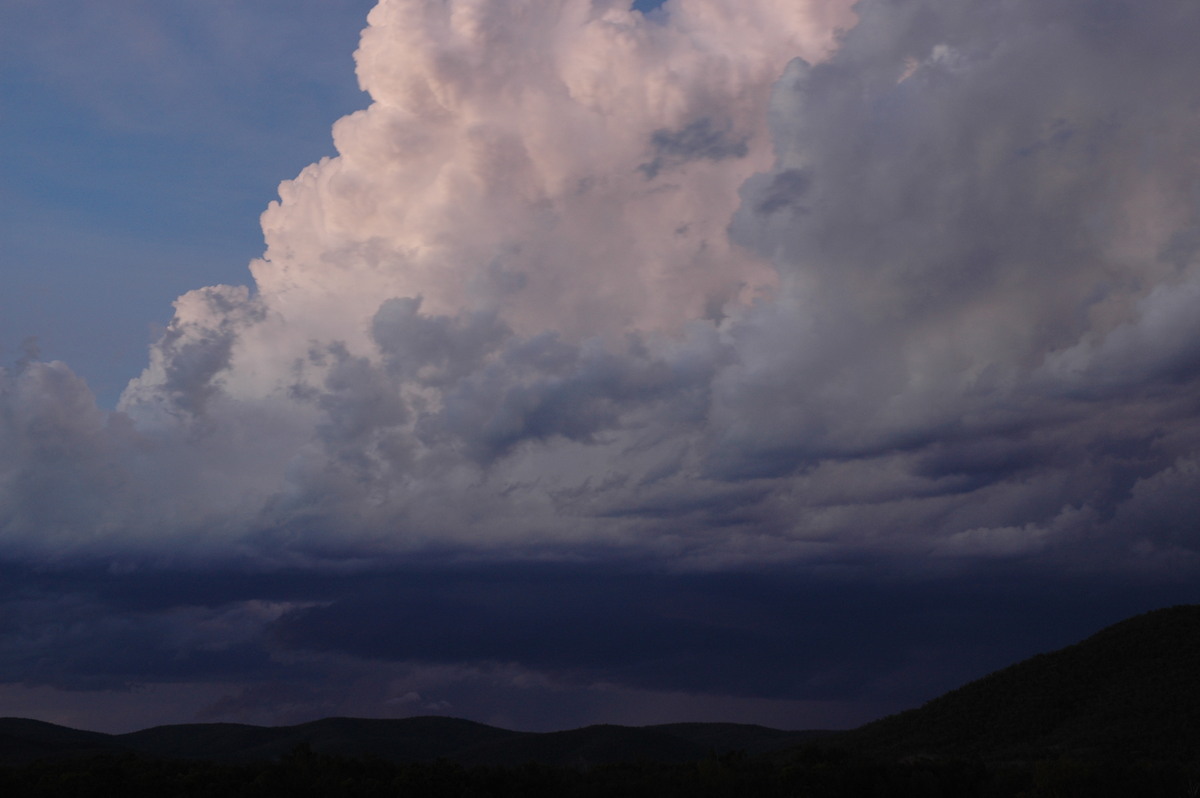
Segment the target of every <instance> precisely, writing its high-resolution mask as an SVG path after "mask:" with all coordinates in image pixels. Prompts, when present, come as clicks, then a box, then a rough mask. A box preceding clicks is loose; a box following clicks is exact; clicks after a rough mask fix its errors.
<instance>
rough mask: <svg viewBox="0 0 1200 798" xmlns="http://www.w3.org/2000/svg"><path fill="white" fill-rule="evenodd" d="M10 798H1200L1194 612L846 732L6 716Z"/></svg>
mask: <svg viewBox="0 0 1200 798" xmlns="http://www.w3.org/2000/svg"><path fill="white" fill-rule="evenodd" d="M0 763H5V764H3V765H2V766H0V795H4V796H8V795H12V796H24V795H29V796H43V795H44V796H93V795H94V796H108V795H121V796H142V795H146V796H149V795H153V796H210V795H212V796H225V797H227V798H233V797H234V796H269V795H287V796H376V795H379V796H384V795H386V796H447V797H450V796H453V797H454V798H461V797H463V796H496V797H497V798H499V797H500V796H514V797H515V796H522V798H536V796H656V797H659V796H662V797H668V796H676V795H678V796H700V797H703V796H714V797H715V796H739V797H740V796H754V797H758V796H762V797H763V798H771V797H772V796H797V797H803V796H812V797H813V798H822V797H824V796H829V797H831V798H832V797H834V796H838V797H840V796H855V798H858V797H859V796H947V797H948V798H949V797H951V796H953V797H954V798H959V797H960V796H961V797H962V798H969V797H970V796H997V797H999V796H1031V797H1032V796H1081V797H1082V796H1088V798H1094V797H1104V796H1130V797H1136V796H1154V797H1155V798H1158V797H1159V796H1181V797H1182V796H1190V797H1191V798H1195V797H1196V796H1200V606H1187V607H1172V608H1169V609H1166V610H1159V611H1157V612H1153V613H1148V614H1146V615H1142V616H1138V617H1136V618H1131V619H1129V620H1127V621H1124V622H1122V623H1119V624H1116V625H1114V626H1111V627H1109V628H1107V629H1105V630H1103V631H1101V632H1100V633H1098V634H1096V635H1094V636H1092V637H1090V638H1088V639H1087V640H1085V641H1083V642H1081V643H1078V644H1076V645H1074V646H1070V647H1068V648H1065V649H1062V650H1061V651H1057V652H1054V653H1050V654H1043V655H1040V656H1038V657H1034V658H1033V659H1030V660H1027V661H1025V662H1022V663H1019V664H1017V665H1013V666H1011V667H1009V668H1006V669H1004V670H1002V671H998V672H997V673H994V674H992V675H990V676H987V677H985V678H983V679H980V680H978V681H976V682H972V683H970V684H968V685H965V686H964V687H961V688H959V689H958V690H955V691H952V692H950V693H947V694H946V695H944V696H942V697H941V698H938V699H935V700H934V701H931V702H929V703H928V704H926V705H925V706H923V707H921V708H919V709H915V710H911V711H909V712H905V713H901V714H899V715H895V716H892V717H889V718H884V719H883V720H880V721H876V722H874V723H871V724H868V725H866V726H863V727H861V728H859V729H855V730H853V731H849V732H838V733H832V732H816V731H810V732H785V731H779V730H775V729H767V728H763V727H760V726H746V725H739V724H670V725H665V726H653V727H644V728H630V727H620V726H591V727H587V728H583V729H574V730H571V731H565V732H555V733H550V734H532V733H524V732H514V731H509V730H505V729H497V728H495V727H491V726H485V725H482V724H477V723H472V722H470V721H464V720H457V719H453V718H408V719H403V720H357V719H350V718H330V719H326V720H322V721H316V722H314V723H308V724H302V725H300V726H291V727H279V728H266V727H258V726H246V725H239V724H194V725H184V726H165V727H159V728H155V729H146V730H143V731H140V732H134V733H133V734H125V735H106V734H99V733H95V732H86V731H78V730H75V729H68V728H64V727H61V726H55V725H52V724H47V723H41V722H39V721H32V720H25V719H19V718H8V719H0Z"/></svg>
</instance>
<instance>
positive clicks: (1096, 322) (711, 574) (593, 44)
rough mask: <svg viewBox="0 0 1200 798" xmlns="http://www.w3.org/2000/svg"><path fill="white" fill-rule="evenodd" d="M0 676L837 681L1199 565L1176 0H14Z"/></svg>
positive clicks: (698, 691)
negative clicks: (93, 0)
mask: <svg viewBox="0 0 1200 798" xmlns="http://www.w3.org/2000/svg"><path fill="white" fill-rule="evenodd" d="M3 14H4V17H5V22H4V24H3V25H0V79H2V85H0V141H2V142H3V145H4V150H5V152H6V157H5V158H4V159H2V160H0V198H2V199H3V202H0V253H3V254H2V256H0V257H2V258H3V264H4V268H3V277H4V288H5V290H4V291H3V292H2V293H0V347H2V349H0V364H3V365H2V366H0V369H2V370H0V573H2V574H3V578H2V579H0V715H15V716H24V717H34V718H39V719H43V720H48V721H52V722H57V723H64V724H67V725H72V726H76V727H79V728H88V729H96V730H102V731H130V730H134V729H138V728H144V727H147V726H150V725H155V724H162V723H181V722H195V721H233V722H246V723H259V724H284V723H296V722H303V721H307V720H312V719H315V718H319V717H325V716H330V715H352V716H362V717H406V716H411V715H422V714H442V715H453V716H457V717H465V718H470V719H472V720H477V721H481V722H485V723H491V724H495V725H500V726H504V727H507V728H517V729H528V730H551V729H563V728H570V727H575V726H580V725H584V724H589V723H601V722H604V723H624V724H635V725H642V724H651V723H664V722H674V721H693V720H700V721H735V722H749V723H762V724H765V725H770V726H775V727H780V728H791V729H803V728H846V727H850V726H854V725H857V724H859V723H863V722H866V721H868V720H871V719H874V718H876V717H880V716H882V715H885V714H887V713H890V712H894V711H898V710H901V709H905V708H908V707H912V706H916V705H919V704H920V703H921V702H923V701H925V700H928V699H930V698H933V697H935V696H936V695H939V694H940V693H942V692H944V691H946V690H948V689H951V688H953V687H956V686H958V685H960V684H962V683H964V682H966V681H968V680H970V679H973V678H977V677H979V676H982V675H984V674H986V673H988V672H990V671H992V670H995V669H997V668H999V667H1002V666H1005V665H1008V664H1010V663H1012V662H1015V661H1017V660H1019V659H1022V658H1024V657H1027V656H1030V655H1033V654H1035V653H1038V652H1042V651H1047V650H1051V649H1053V648H1057V647H1060V646H1063V645H1066V644H1069V643H1072V642H1076V641H1077V640H1079V639H1081V638H1082V637H1084V636H1086V635H1088V634H1090V633H1092V632H1094V631H1096V630H1098V629H1099V628H1101V627H1102V626H1104V625H1107V624H1109V623H1112V622H1115V621H1117V620H1120V619H1122V618H1124V617H1127V616H1129V615H1132V614H1135V613H1137V612H1142V611H1146V610H1150V609H1153V608H1157V607H1161V606H1166V605H1170V604H1177V603H1194V602H1197V601H1200V596H1198V593H1200V589H1198V588H1197V587H1196V585H1197V584H1200V581H1197V577H1198V576H1200V559H1198V556H1197V554H1198V551H1200V525H1198V524H1197V522H1196V520H1195V519H1196V518H1198V517H1200V412H1198V410H1200V314H1198V313H1197V312H1196V310H1195V307H1196V304H1197V302H1198V301H1200V257H1198V255H1200V158H1198V157H1197V151H1196V142H1197V140H1200V139H1198V134H1200V94H1198V93H1197V90H1196V88H1195V80H1194V76H1195V75H1196V74H1197V72H1198V71H1200V52H1197V51H1196V48H1195V47H1194V46H1192V43H1193V42H1194V41H1195V37H1196V34H1197V33H1200V7H1197V6H1196V5H1195V4H1194V3H1191V2H1187V0H1152V1H1151V2H1145V3H1139V4H1126V3H1117V2H1112V0H1050V1H1049V2H1047V1H1046V0H1012V1H1011V2H1006V3H1003V4H997V3H994V2H991V0H861V2H859V3H857V4H854V3H852V2H850V1H849V0H737V2H735V1H734V0H666V2H664V3H639V4H637V5H636V6H635V7H632V8H631V7H630V5H629V4H628V2H616V0H537V1H536V2H534V0H380V2H379V3H378V4H374V3H371V2H367V1H366V0H289V1H288V2H282V0H251V2H237V3H235V2H232V1H230V2H224V1H219V2H214V1H213V0H203V1H202V0H181V2H177V3H171V4H162V3H154V2H150V0H122V2H120V3H112V4H104V6H103V7H101V6H98V5H97V4H88V3H86V2H84V0H64V2H63V3H58V4H55V7H54V9H52V10H51V9H49V8H47V7H46V6H45V4H40V3H35V2H25V1H24V0H17V1H16V2H12V3H9V4H7V5H6V6H5V10H4V12H3Z"/></svg>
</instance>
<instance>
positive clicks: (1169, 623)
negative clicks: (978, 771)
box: [838, 605, 1200, 761]
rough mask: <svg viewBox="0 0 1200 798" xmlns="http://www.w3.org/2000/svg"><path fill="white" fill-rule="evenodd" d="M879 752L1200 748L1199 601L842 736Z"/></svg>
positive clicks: (1015, 756) (1134, 754) (1089, 753)
mask: <svg viewBox="0 0 1200 798" xmlns="http://www.w3.org/2000/svg"><path fill="white" fill-rule="evenodd" d="M838 744H839V745H841V746H845V747H847V748H849V749H852V750H857V751H859V752H866V753H870V754H872V755H875V756H878V757H886V758H894V757H904V756H937V757H961V758H970V759H984V760H993V761H998V760H1013V761H1015V760H1032V759H1039V758H1041V759H1044V758H1048V757H1055V756H1070V757H1076V758H1081V759H1089V760H1094V761H1100V760H1105V759H1112V758H1118V759H1122V760H1126V761H1133V760H1156V761H1168V760H1171V761H1182V760H1186V759H1194V758H1196V757H1197V756H1198V755H1200V605H1187V606H1177V607H1170V608H1167V609H1162V610H1156V611H1154V612H1148V613H1146V614H1144V615H1138V616H1136V617H1133V618H1130V619H1128V620H1125V621H1122V622H1120V623H1117V624H1114V625H1113V626H1109V627H1107V628H1105V629H1103V630H1102V631H1100V632H1098V633H1096V634H1095V635H1092V636H1091V637H1089V638H1087V639H1086V640H1084V641H1082V642H1080V643H1076V644H1075V645H1072V646H1068V647H1067V648H1064V649H1061V650H1058V651H1055V652H1052V653H1048V654H1041V655H1038V656H1036V657H1033V658H1032V659H1028V660H1025V661H1023V662H1020V663H1018V664H1016V665H1012V666H1009V667H1007V668H1005V669H1003V670H1000V671H997V672H995V673H993V674H991V675H989V676H985V677H984V678H982V679H979V680H977V681H974V682H971V683H969V684H967V685H964V686H963V687H960V688H958V689H957V690H953V691H951V692H949V693H947V694H945V695H943V696H941V697H940V698H936V699H934V700H932V701H930V702H929V703H927V704H925V705H924V706H922V707H920V708H918V709H912V710H908V711H907V712H901V713H899V714H897V715H892V716H890V717H886V718H883V719H881V720H878V721H875V722H873V723H869V724H867V725H866V726H863V727H860V728H858V729H856V730H854V731H851V732H846V733H843V734H840V735H838Z"/></svg>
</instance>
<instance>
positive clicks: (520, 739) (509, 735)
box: [0, 717, 824, 766]
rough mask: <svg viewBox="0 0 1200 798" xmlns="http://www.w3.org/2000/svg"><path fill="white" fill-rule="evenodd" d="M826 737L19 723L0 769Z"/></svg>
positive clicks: (383, 723)
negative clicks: (106, 759)
mask: <svg viewBox="0 0 1200 798" xmlns="http://www.w3.org/2000/svg"><path fill="white" fill-rule="evenodd" d="M820 734H824V732H786V731H780V730H778V729H768V728H766V727H763V726H752V725H746V724H737V723H679V724H668V725H663V726H648V727H630V726H611V725H598V726H587V727H584V728H581V729H571V730H569V731H560V732H547V733H533V732H517V731H509V730H507V729H499V728H496V727H494V726H487V725H484V724H482V723H474V722H472V721H468V720H460V719H457V718H445V717H417V718H403V719H397V720H379V719H363V718H325V719H324V720H318V721H313V722H311V723H303V724H300V725H297V726H276V727H268V726H250V725H245V724H237V723H195V724H182V725H174V726H157V727H154V728H150V729H143V730H141V731H137V732H132V733H130V734H118V735H108V734H100V733H98V732H85V731H77V730H75V729H68V728H66V727H63V726H55V725H54V724H50V723H42V722H40V721H33V720H26V719H23V718H0V763H7V764H23V763H26V762H32V761H35V760H38V759H62V758H69V757H79V756H89V755H94V754H105V753H109V754H122V753H124V754H129V753H132V754H138V755H142V756H149V757H153V758H160V759H196V760H209V761H214V762H227V763H237V762H257V761H270V760H277V759H279V758H281V757H283V756H285V755H286V754H288V753H289V752H290V751H293V750H295V749H296V748H297V747H299V746H306V747H307V748H309V749H310V750H312V751H314V752H317V753H321V754H333V755H338V756H348V757H374V758H378V759H382V760H387V761H390V762H393V763H406V762H432V761H434V760H437V759H445V760H448V761H451V762H456V763H458V764H462V765H513V764H521V763H525V762H537V763H539V764H544V765H565V766H591V765H600V764H610V763H616V762H637V761H644V762H660V763H671V762H692V761H696V760H700V759H703V758H705V757H706V756H709V755H710V754H724V753H728V752H731V751H745V752H746V753H750V754H756V753H767V752H774V751H780V750H783V749H786V748H788V747H791V746H795V745H798V744H800V743H802V742H804V741H807V740H810V739H812V738H813V736H814V735H820Z"/></svg>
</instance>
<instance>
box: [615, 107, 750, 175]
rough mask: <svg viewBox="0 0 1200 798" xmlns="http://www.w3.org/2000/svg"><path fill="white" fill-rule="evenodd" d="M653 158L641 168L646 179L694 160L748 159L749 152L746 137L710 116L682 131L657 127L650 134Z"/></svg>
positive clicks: (696, 121) (698, 120)
mask: <svg viewBox="0 0 1200 798" xmlns="http://www.w3.org/2000/svg"><path fill="white" fill-rule="evenodd" d="M650 146H651V148H652V149H653V151H654V158H653V160H651V161H648V162H647V163H644V164H642V165H641V166H639V167H638V171H640V172H642V173H643V174H644V175H646V179H647V180H653V179H654V178H656V177H658V174H659V172H661V171H663V170H664V169H671V168H674V167H677V166H679V165H681V164H684V163H687V162H688V161H693V160H709V161H723V160H725V159H726V158H745V157H746V155H747V154H748V153H749V152H750V148H749V147H747V146H746V141H745V139H744V138H740V137H736V136H735V135H734V134H732V133H731V132H730V131H728V130H726V129H725V128H723V127H722V126H721V125H720V124H719V123H717V122H714V121H713V119H712V118H711V117H707V116H706V117H702V118H700V119H697V120H695V121H694V122H689V123H688V124H687V125H685V126H684V127H682V128H680V129H679V130H656V131H654V135H653V136H651V137H650Z"/></svg>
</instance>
